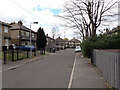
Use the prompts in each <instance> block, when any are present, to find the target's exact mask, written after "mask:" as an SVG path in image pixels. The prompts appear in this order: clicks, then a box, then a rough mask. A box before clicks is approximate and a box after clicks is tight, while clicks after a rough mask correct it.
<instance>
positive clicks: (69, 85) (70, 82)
mask: <svg viewBox="0 0 120 90" xmlns="http://www.w3.org/2000/svg"><path fill="white" fill-rule="evenodd" d="M77 55H78V54H76V56H75V60H74V64H73V68H72V72H71V76H70V81H69V83H68V90H70V88H71V86H72V81H73V75H74V71H75V64H76V58H77Z"/></svg>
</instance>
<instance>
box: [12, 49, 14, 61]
mask: <svg viewBox="0 0 120 90" xmlns="http://www.w3.org/2000/svg"><path fill="white" fill-rule="evenodd" d="M12 62H14V51H12Z"/></svg>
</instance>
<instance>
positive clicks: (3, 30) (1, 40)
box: [0, 21, 11, 49]
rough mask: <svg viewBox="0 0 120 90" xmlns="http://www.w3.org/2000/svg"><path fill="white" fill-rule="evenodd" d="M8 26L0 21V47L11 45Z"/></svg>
mask: <svg viewBox="0 0 120 90" xmlns="http://www.w3.org/2000/svg"><path fill="white" fill-rule="evenodd" d="M10 27H11V26H10V25H9V24H7V23H4V22H2V21H0V47H1V49H2V47H4V46H5V47H6V48H7V49H8V47H9V46H10V45H11V30H10Z"/></svg>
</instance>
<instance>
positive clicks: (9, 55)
mask: <svg viewBox="0 0 120 90" xmlns="http://www.w3.org/2000/svg"><path fill="white" fill-rule="evenodd" d="M31 54H32V55H33V56H36V52H32V53H31V52H30V51H23V50H5V51H2V60H3V63H4V64H6V62H10V61H12V62H14V61H17V60H21V59H26V58H29V57H31Z"/></svg>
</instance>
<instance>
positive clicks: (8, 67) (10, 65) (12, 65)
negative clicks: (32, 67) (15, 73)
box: [2, 52, 52, 71]
mask: <svg viewBox="0 0 120 90" xmlns="http://www.w3.org/2000/svg"><path fill="white" fill-rule="evenodd" d="M50 54H52V53H49V52H46V54H45V55H40V54H39V52H38V53H37V56H33V57H31V58H27V59H22V60H18V61H14V62H7V63H6V64H2V71H7V70H11V69H14V68H17V67H20V66H22V65H25V64H27V63H31V62H33V61H36V60H40V59H43V58H44V57H46V56H48V55H50Z"/></svg>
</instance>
